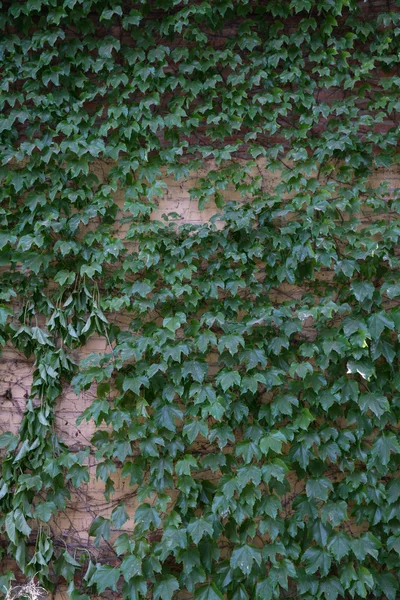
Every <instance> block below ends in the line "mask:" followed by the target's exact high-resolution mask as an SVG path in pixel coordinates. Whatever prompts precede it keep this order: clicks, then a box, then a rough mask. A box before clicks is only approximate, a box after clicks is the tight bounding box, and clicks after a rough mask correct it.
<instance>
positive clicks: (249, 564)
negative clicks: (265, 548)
mask: <svg viewBox="0 0 400 600" xmlns="http://www.w3.org/2000/svg"><path fill="white" fill-rule="evenodd" d="M253 563H256V564H257V565H260V564H261V554H260V551H259V550H258V548H256V547H255V546H250V545H249V544H245V545H244V546H240V547H239V548H235V549H234V551H233V552H232V556H231V560H230V565H231V567H232V569H236V568H237V569H240V570H241V571H242V573H243V574H244V575H249V574H250V573H251V570H252V568H253Z"/></svg>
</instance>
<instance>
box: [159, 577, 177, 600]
mask: <svg viewBox="0 0 400 600" xmlns="http://www.w3.org/2000/svg"><path fill="white" fill-rule="evenodd" d="M176 590H179V583H178V581H177V579H176V578H175V577H174V576H173V575H166V576H165V577H164V578H163V579H160V580H159V581H156V583H155V584H154V589H153V595H154V600H159V599H160V600H171V598H172V596H173V594H174V592H175V591H176Z"/></svg>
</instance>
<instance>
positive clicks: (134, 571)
mask: <svg viewBox="0 0 400 600" xmlns="http://www.w3.org/2000/svg"><path fill="white" fill-rule="evenodd" d="M121 573H122V576H123V578H124V580H125V581H130V580H131V579H132V578H133V577H136V576H138V575H141V574H142V560H141V558H140V557H139V556H134V555H132V554H128V555H127V556H124V560H123V561H122V564H121Z"/></svg>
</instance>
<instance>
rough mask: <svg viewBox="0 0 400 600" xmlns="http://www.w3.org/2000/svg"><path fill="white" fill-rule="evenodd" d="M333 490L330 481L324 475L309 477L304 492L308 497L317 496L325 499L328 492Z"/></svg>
mask: <svg viewBox="0 0 400 600" xmlns="http://www.w3.org/2000/svg"><path fill="white" fill-rule="evenodd" d="M331 490H333V485H332V482H331V481H329V479H326V478H325V477H321V478H319V479H309V480H308V481H307V483H306V493H307V497H308V498H318V499H319V500H324V501H325V500H327V499H328V495H329V492H330V491H331Z"/></svg>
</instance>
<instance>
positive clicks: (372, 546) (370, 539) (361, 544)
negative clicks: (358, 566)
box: [351, 532, 382, 561]
mask: <svg viewBox="0 0 400 600" xmlns="http://www.w3.org/2000/svg"><path fill="white" fill-rule="evenodd" d="M381 546H382V544H381V543H380V541H379V540H378V539H377V538H376V537H375V536H374V535H372V533H370V532H367V533H362V534H361V535H360V537H359V538H355V539H353V540H352V541H351V549H352V551H353V553H354V555H355V557H356V558H357V559H358V560H360V561H363V560H364V559H365V557H366V556H367V554H370V555H371V556H372V557H373V558H375V560H378V550H379V548H380V547H381Z"/></svg>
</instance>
